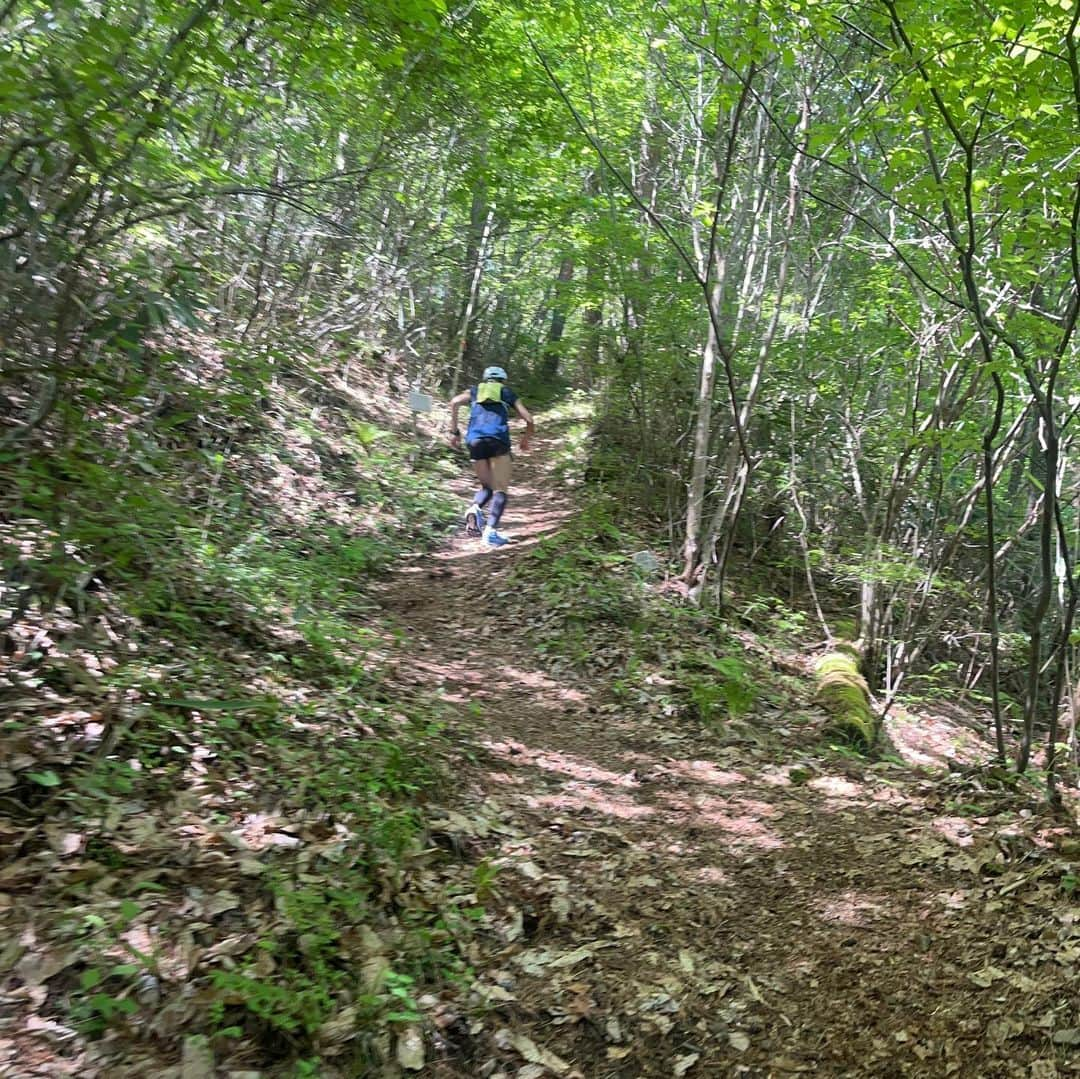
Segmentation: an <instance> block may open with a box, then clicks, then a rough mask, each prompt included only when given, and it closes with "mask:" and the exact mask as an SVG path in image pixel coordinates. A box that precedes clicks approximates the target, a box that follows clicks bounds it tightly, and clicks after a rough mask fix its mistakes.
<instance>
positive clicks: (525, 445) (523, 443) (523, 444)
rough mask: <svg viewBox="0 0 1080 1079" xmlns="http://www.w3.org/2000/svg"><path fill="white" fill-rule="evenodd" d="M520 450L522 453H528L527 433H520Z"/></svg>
mask: <svg viewBox="0 0 1080 1079" xmlns="http://www.w3.org/2000/svg"><path fill="white" fill-rule="evenodd" d="M521 452H522V453H528V452H529V436H528V435H522V436H521Z"/></svg>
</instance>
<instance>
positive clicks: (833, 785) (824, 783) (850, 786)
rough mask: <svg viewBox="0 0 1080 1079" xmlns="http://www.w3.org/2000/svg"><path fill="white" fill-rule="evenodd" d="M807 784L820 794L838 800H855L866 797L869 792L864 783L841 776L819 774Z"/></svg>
mask: <svg viewBox="0 0 1080 1079" xmlns="http://www.w3.org/2000/svg"><path fill="white" fill-rule="evenodd" d="M806 785H807V787H809V788H810V789H811V790H815V791H817V792H818V794H823V795H825V797H826V798H831V799H836V800H838V801H846V802H853V801H856V800H857V799H859V798H864V797H865V796H866V793H867V792H866V787H865V786H863V784H862V783H853V782H852V781H851V780H850V779H844V778H842V777H841V776H818V777H817V778H815V779H812V780H810V782H809V783H807V784H806Z"/></svg>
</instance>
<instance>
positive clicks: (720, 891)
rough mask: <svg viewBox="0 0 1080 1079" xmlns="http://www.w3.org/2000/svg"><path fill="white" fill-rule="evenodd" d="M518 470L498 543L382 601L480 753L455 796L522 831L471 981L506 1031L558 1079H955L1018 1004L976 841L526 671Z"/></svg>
mask: <svg viewBox="0 0 1080 1079" xmlns="http://www.w3.org/2000/svg"><path fill="white" fill-rule="evenodd" d="M535 468H536V461H532V462H529V463H528V464H526V463H524V462H522V468H521V478H522V481H523V482H522V484H521V487H520V492H521V493H520V497H515V498H514V499H513V500H512V502H511V514H510V516H509V517H508V521H507V528H508V531H510V532H511V533H514V532H516V533H517V535H518V536H519V537H520V542H519V543H516V544H513V545H510V546H508V547H507V548H504V549H502V550H499V551H495V552H487V551H484V550H482V549H480V548H479V546H478V545H477V544H476V543H475V542H474V541H471V540H466V539H464V538H463V537H455V538H454V539H453V540H452V541H451V542H450V543H449V544H448V545H447V548H446V550H445V551H443V552H441V553H440V554H439V555H438V556H437V557H436V558H435V559H431V560H425V561H422V562H418V563H417V564H416V565H415V566H412V567H409V568H408V570H407V571H406V572H405V573H403V574H402V575H401V576H400V577H399V578H398V579H397V580H396V581H395V582H392V583H391V585H390V586H389V587H388V588H387V589H386V590H385V592H384V594H383V595H382V602H383V605H384V607H385V608H386V609H387V610H388V611H390V612H392V613H393V614H395V615H396V616H397V617H398V618H399V620H400V621H401V622H402V624H403V625H404V626H405V627H406V636H405V640H404V641H403V643H402V646H401V648H402V649H404V650H405V651H406V652H407V653H408V655H409V657H410V663H411V667H412V670H413V672H414V673H415V675H416V677H417V678H418V679H421V680H424V681H426V682H427V684H428V685H429V686H430V685H434V686H437V687H439V691H440V693H441V696H442V698H443V699H444V700H445V701H447V702H450V703H451V704H453V705H455V706H456V707H457V708H458V713H457V715H456V716H455V719H454V723H455V724H459V725H461V726H462V727H463V728H465V729H466V730H467V731H468V734H469V744H470V747H472V748H473V749H475V748H476V747H479V750H480V752H478V753H477V755H476V758H475V759H474V760H473V762H472V763H471V764H470V765H468V766H465V765H463V766H462V768H461V771H460V774H459V778H460V780H461V781H462V782H468V783H471V784H472V787H473V789H474V790H475V792H476V794H477V796H478V797H480V798H482V799H483V801H484V803H485V804H486V805H488V806H489V807H492V808H493V809H495V810H496V811H497V812H499V813H501V814H502V817H503V819H506V820H512V821H514V822H515V825H516V827H517V828H518V829H519V831H518V832H517V833H515V835H514V836H512V837H508V838H507V839H506V840H505V842H503V843H502V844H501V846H500V848H499V851H498V854H497V856H496V857H495V864H496V865H498V866H499V867H500V872H502V871H503V867H505V872H507V873H508V874H512V875H513V879H514V881H515V883H514V884H510V883H508V882H503V878H502V877H501V876H500V878H499V880H500V882H502V883H500V887H505V889H506V894H507V895H510V896H513V897H514V899H513V902H514V903H515V904H517V908H518V915H517V918H516V920H514V919H511V922H510V923H509V925H508V926H506V927H504V928H503V929H502V930H500V932H501V933H502V934H503V935H502V936H501V937H500V941H499V945H498V948H497V949H496V955H497V958H492V959H491V962H492V963H493V964H497V965H498V968H499V971H500V973H499V977H498V979H497V986H496V988H497V989H498V992H499V993H501V994H507V993H509V994H510V995H511V997H512V999H515V1000H517V999H520V1000H521V1001H522V1002H523V1003H524V1008H523V1012H517V1013H514V1018H513V1019H508V1020H507V1021H508V1022H510V1023H513V1024H517V1023H519V1022H521V1021H522V1020H521V1015H522V1014H523V1013H526V1014H529V1015H532V1016H535V1017H537V1018H536V1019H535V1021H534V1022H533V1023H532V1024H531V1033H532V1036H533V1037H534V1038H535V1039H536V1040H537V1041H538V1042H540V1041H542V1042H544V1043H545V1044H557V1045H558V1046H559V1047H560V1052H564V1053H565V1054H566V1055H567V1057H568V1059H575V1060H576V1061H578V1063H579V1066H580V1067H581V1068H583V1071H581V1072H580V1073H581V1074H601V1070H603V1073H604V1074H607V1073H608V1071H610V1073H611V1074H616V1070H615V1065H617V1064H618V1062H619V1061H621V1060H623V1059H624V1058H625V1059H626V1060H627V1061H631V1060H632V1061H634V1062H635V1064H634V1070H633V1072H632V1074H635V1075H637V1074H641V1075H652V1074H657V1075H659V1074H664V1075H670V1074H671V1073H672V1070H673V1065H672V1060H673V1059H675V1058H673V1057H672V1055H671V1053H672V1049H671V1046H672V1044H673V1043H676V1044H680V1045H688V1046H701V1047H702V1048H701V1049H700V1050H699V1049H695V1050H694V1053H698V1054H699V1055H701V1057H702V1063H701V1064H700V1065H699V1066H698V1068H699V1071H698V1072H697V1073H699V1074H710V1075H727V1074H736V1073H740V1074H746V1075H748V1076H766V1075H771V1074H780V1073H782V1072H783V1073H788V1072H790V1073H806V1074H823V1075H856V1074H858V1075H881V1076H885V1075H890V1076H891V1075H913V1076H920V1075H935V1074H947V1073H950V1070H951V1072H952V1073H957V1074H963V1072H962V1071H959V1072H958V1071H957V1066H954V1065H955V1062H956V1061H957V1060H959V1061H961V1062H962V1063H961V1064H960V1065H959V1067H960V1068H961V1069H962V1068H963V1067H964V1066H965V1065H966V1064H968V1063H971V1062H972V1061H974V1060H976V1059H977V1058H978V1055H979V1053H980V1052H982V1044H981V1043H979V1042H978V1041H977V1040H975V1039H976V1038H977V1036H978V1034H979V1033H981V1031H982V1030H983V1029H984V1028H985V1026H986V1023H987V1022H988V1021H989V1020H990V1018H992V1017H993V1016H994V1015H998V1014H1001V1012H1000V1009H1002V1008H1004V1007H1006V1006H1007V1005H1008V1002H1010V1001H1014V1002H1015V1006H1016V1008H1017V1009H1018V1010H1019V1009H1020V1007H1021V1004H1020V999H1019V997H1017V996H1016V994H1017V993H1019V992H1021V991H1023V989H1024V988H1025V987H1026V988H1027V990H1028V991H1029V998H1030V986H1029V985H1027V983H1023V982H1020V981H1017V982H1015V983H1013V982H1008V985H1007V986H1006V985H1005V983H1006V981H1007V979H1006V976H1005V975H1004V974H1002V976H1001V978H998V975H997V974H995V973H993V971H998V970H1004V968H1005V966H1008V965H1009V964H1008V963H1007V962H1006V960H1005V959H1002V958H1001V956H1000V955H997V956H995V954H994V952H993V949H994V948H995V947H998V945H996V944H995V942H994V939H993V934H992V933H988V932H986V930H985V925H983V926H981V927H980V926H979V924H978V917H979V916H983V915H981V911H982V907H981V906H980V903H981V897H980V896H979V894H978V891H977V888H978V885H979V881H980V878H979V866H980V865H981V864H982V863H981V862H980V855H979V853H978V852H979V850H980V849H981V847H980V845H985V844H986V843H987V842H988V836H989V835H991V834H992V832H993V823H992V822H990V821H988V820H987V819H986V818H976V817H973V816H966V815H964V814H963V813H962V812H960V811H958V810H957V809H955V808H949V809H945V808H943V807H941V806H940V804H939V802H936V801H934V799H933V798H932V797H931V796H930V794H929V793H927V792H924V790H923V788H921V787H920V786H919V784H918V776H917V775H916V774H914V773H912V772H911V771H909V770H908V769H907V768H906V766H901V765H896V766H888V768H885V769H884V770H883V768H882V766H879V767H878V768H873V767H868V766H867V765H865V764H864V763H860V762H855V761H851V760H849V759H846V758H843V757H839V756H826V755H825V751H817V752H814V753H813V754H809V753H804V751H805V746H803V747H802V749H800V751H799V752H800V753H801V754H803V756H805V757H807V758H812V759H805V760H801V761H800V765H799V766H798V767H795V766H792V765H788V764H786V763H784V762H783V761H782V760H777V759H775V754H776V747H773V748H772V749H768V748H760V749H759V748H758V747H757V745H756V743H755V741H754V740H753V739H747V740H746V741H744V742H742V743H740V744H736V745H733V746H728V747H725V746H724V745H723V743H722V741H721V740H720V739H718V738H717V737H715V736H714V735H712V734H710V733H709V732H708V731H706V730H704V729H702V728H701V727H700V726H697V725H695V724H692V723H686V722H676V721H671V722H670V723H666V722H665V721H663V720H660V719H658V718H657V717H655V716H654V715H651V714H648V713H644V712H638V711H637V710H635V709H634V708H633V707H632V706H625V707H622V708H617V707H616V706H614V705H612V704H611V702H610V699H607V698H605V697H604V696H603V694H602V692H600V691H601V690H602V689H603V687H602V686H601V685H597V684H596V680H595V679H593V680H585V679H575V677H574V676H572V675H567V674H558V675H554V674H552V673H551V672H550V671H548V670H545V669H544V667H543V666H542V662H543V660H542V657H540V656H536V654H535V652H534V651H533V649H532V647H531V645H530V644H529V641H528V637H527V633H526V627H527V625H528V623H529V620H530V617H531V612H530V611H528V610H521V609H518V608H517V607H516V605H515V597H514V589H513V587H512V585H511V583H510V582H509V580H508V576H509V572H508V571H509V570H510V568H511V567H512V566H513V565H514V562H515V559H516V555H517V553H519V552H520V551H521V550H522V549H525V548H526V547H527V546H529V545H531V544H533V543H535V542H537V541H538V539H539V537H540V536H541V535H542V534H543V533H544V532H546V531H549V530H554V529H556V528H558V527H559V524H560V523H561V522H562V521H563V520H565V518H566V517H567V516H568V515H569V512H570V508H569V505H568V501H567V500H566V499H565V498H563V497H561V496H559V495H558V494H554V493H551V494H549V493H548V492H547V490H546V488H545V486H544V484H543V482H542V481H541V480H539V479H536V478H535ZM463 486H464V485H463ZM481 558H483V559H487V560H488V561H486V562H484V563H481V562H480V561H479V560H480V559H481ZM481 565H482V567H483V568H482V569H481V568H480V567H481ZM436 573H437V574H438V580H437V582H436V581H433V580H431V579H430V578H431V577H432V576H433V575H435V574H436ZM533 656H536V661H535V662H531V661H530V657H533ZM597 677H600V676H597ZM754 720H755V717H754V716H753V715H751V716H748V717H746V722H747V723H749V724H752V723H753V722H754ZM954 733H955V732H954ZM911 748H913V750H914V752H912V753H906V754H905V757H906V759H907V760H909V761H912V762H915V763H917V764H920V765H923V764H926V763H928V762H929V761H934V762H937V761H942V760H948V759H952V757H953V756H954V751H955V750H956V746H954V745H953V744H952V743H951V742H950V741H949V738H948V736H946V735H945V733H944V732H937V733H935V732H933V731H931V733H930V734H928V735H927V737H926V738H924V739H923V740H922V741H921V742H919V743H918V745H917V746H916V745H915V743H914V742H912V743H911ZM918 754H922V756H919V755H918ZM515 867H520V871H519V870H518V869H515ZM973 867H974V868H973ZM519 877H520V880H519V879H518V878H519ZM1017 880H1018V881H1019V884H1018V885H1016V886H1017V887H1020V886H1022V885H1023V883H1024V878H1022V877H1019V876H1018V877H1017ZM524 911H528V912H530V913H529V914H528V916H526V915H525V914H524V913H522V912H524ZM984 917H985V916H984ZM525 935H529V936H530V939H529V942H528V946H526V942H525V940H524V939H523V938H524V936H525ZM519 960H520V962H519ZM1010 962H1011V960H1010ZM1016 962H1017V963H1019V962H1020V960H1019V958H1017V960H1016ZM1013 966H1014V967H1015V964H1014V965H1013ZM511 968H512V969H513V970H514V974H513V976H512V977H509V978H508V977H507V976H505V975H504V973H502V972H503V971H504V970H505V969H511ZM1010 969H1012V968H1010ZM988 970H989V971H990V973H987V971H988ZM523 971H524V973H522V972H523ZM564 972H565V973H564ZM1025 977H1026V975H1025ZM1063 977H1064V976H1061V975H1058V982H1059V983H1060V982H1062V978H1063ZM970 978H974V979H975V981H974V983H972V982H971V981H970ZM995 979H997V981H995ZM984 981H985V982H986V983H987V984H990V982H991V981H993V982H994V984H995V986H997V985H998V982H999V981H1000V982H1001V984H1002V993H1003V995H1002V996H1001V997H1000V998H998V999H995V1001H994V1003H993V1007H992V1008H990V1009H989V1010H987V1008H986V1007H985V1005H984V1002H983V1000H982V998H980V997H978V996H975V997H973V996H972V990H969V989H968V987H969V986H972V985H975V986H978V985H981V984H982V983H983V982H984ZM1017 986H1019V987H1020V988H1019V989H1017ZM508 987H509V988H508ZM492 991H493V992H494V991H495V990H492ZM590 993H591V994H593V995H594V997H595V999H596V1000H603V1001H604V1006H605V1015H606V1016H607V1017H609V1019H608V1022H609V1023H610V1021H611V1020H610V1017H617V1018H616V1020H615V1022H616V1027H615V1028H612V1027H610V1025H609V1026H607V1027H604V1026H603V1017H601V1022H600V1023H598V1024H597V1027H596V1029H603V1030H604V1031H605V1039H606V1041H605V1043H604V1045H606V1049H604V1048H601V1050H600V1058H599V1059H600V1060H602V1061H603V1063H597V1062H596V1059H595V1056H596V1052H597V1050H596V1047H595V1045H594V1044H593V1043H592V1042H590V1041H589V1039H588V1038H587V1037H585V1036H584V1035H583V1033H582V1031H583V1030H584V1029H586V1027H585V1026H583V1025H581V1024H578V1023H577V1022H570V1021H566V1022H563V1021H562V1020H563V1019H565V1017H566V1016H568V1015H570V1014H573V1013H572V1011H570V1010H568V1009H571V1004H570V1003H568V1001H577V1002H578V1003H576V1004H573V1005H572V1006H573V1007H580V1008H581V1009H583V1012H582V1014H585V1015H591V1009H592V1008H593V1007H594V1004H591V1003H588V1002H587V1001H586V1000H585V998H586V997H588V995H589V994H590ZM1029 998H1025V1001H1024V1005H1023V1006H1025V1007H1028V1006H1029ZM496 999H500V998H498V997H497V998H496ZM502 999H505V997H504V998H502ZM589 999H590V1000H591V999H593V998H589ZM927 1002H929V1003H928V1004H927ZM980 1009H981V1010H980ZM552 1017H555V1019H554V1021H553V1020H552ZM969 1026H971V1028H972V1029H971V1033H970V1037H969V1036H968V1030H969ZM976 1026H977V1027H978V1032H976V1031H975V1029H974V1028H975V1027H976ZM515 1029H516V1027H515ZM612 1029H615V1030H617V1031H620V1033H619V1034H618V1037H613V1036H612V1033H611V1031H612ZM627 1029H631V1030H632V1033H627V1032H626V1031H627ZM702 1032H707V1033H702ZM898 1035H902V1037H898ZM965 1039H967V1040H965ZM946 1046H953V1047H955V1046H963V1052H964V1053H966V1054H967V1056H964V1055H963V1054H962V1053H960V1051H959V1050H955V1051H954V1049H946V1048H944V1047H946ZM650 1047H651V1048H650ZM624 1049H625V1053H624ZM612 1051H614V1053H613V1052H612ZM680 1051H681V1050H680ZM605 1052H606V1053H607V1056H605V1055H604V1054H605ZM650 1053H651V1054H652V1056H651V1057H650ZM958 1054H959V1055H958ZM692 1055H693V1054H691V1053H690V1051H689V1050H686V1055H685V1056H683V1057H682V1058H681V1059H683V1060H684V1061H685V1060H688V1059H690V1057H691V1056H692ZM650 1060H652V1061H654V1062H659V1061H661V1060H662V1061H664V1063H663V1065H661V1064H660V1063H656V1067H655V1068H654V1067H653V1066H652V1064H651V1063H650ZM587 1061H592V1062H593V1063H594V1064H595V1067H593V1068H590V1066H589V1065H588V1064H586V1063H584V1062H587ZM778 1062H780V1063H781V1064H782V1065H783V1066H782V1067H781V1066H780V1064H778ZM686 1067H687V1068H689V1065H687V1066H686ZM604 1069H606V1070H604ZM447 1074H450V1073H447ZM620 1074H622V1073H620ZM626 1074H630V1073H626ZM967 1074H991V1072H989V1071H979V1070H978V1069H977V1070H976V1071H970V1070H969V1071H968V1073H967Z"/></svg>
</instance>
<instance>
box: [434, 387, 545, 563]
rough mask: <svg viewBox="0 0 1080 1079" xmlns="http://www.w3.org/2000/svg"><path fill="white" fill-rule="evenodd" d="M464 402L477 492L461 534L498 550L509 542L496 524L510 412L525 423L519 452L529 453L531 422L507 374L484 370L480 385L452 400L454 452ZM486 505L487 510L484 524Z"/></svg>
mask: <svg viewBox="0 0 1080 1079" xmlns="http://www.w3.org/2000/svg"><path fill="white" fill-rule="evenodd" d="M466 402H468V403H469V406H470V407H469V426H468V428H467V429H466V431H465V443H466V445H467V446H468V447H469V456H470V457H471V458H472V463H473V471H475V472H476V478H477V479H478V480H479V481H480V490H479V491H477V492H476V495H475V497H474V498H473V500H472V505H471V506H469V509H468V512H467V513H466V514H465V533H466V535H469V536H480V537H482V539H483V541H484V542H485V543H486V544H487V545H488V546H489V547H501V546H502V545H503V544H504V543H506V542H508V541H507V539H506V537H505V536H502V535H500V534H499V521H500V520H501V519H502V515H503V510H505V509H506V499H507V488H508V487H509V486H510V471H511V455H510V410H511V409H513V410H514V411H515V412H516V413H517V414H518V415H519V416H520V417H521V418H522V419H523V420H524V421H525V434H523V435H522V436H521V449H522V450H523V451H527V450H528V448H529V439H530V438H532V435H533V431H534V430H535V428H534V426H533V418H532V416H531V415H530V414H529V410H528V409H527V408H526V407H525V406H524V405H523V404H522V403H521V401H520V399H519V398H518V395H517V394H516V393H514V391H513V390H512V389H510V387H509V386H507V385H506V372H505V371H504V370H503V369H502V368H501V367H488V368H486V369H485V371H484V377H483V380H482V381H481V382H480V384H479V385H477V386H473V387H472V389H470V390H466V391H465V392H464V393H459V394H458V395H457V397H455V398H454V399H453V400H452V401H451V402H450V445H451V446H454V447H455V448H456V447H457V446H460V445H461V431H460V430H459V429H458V422H457V417H458V409H459V408H460V407H461V406H462V405H463V404H465V403H466ZM485 507H489V508H488V512H487V520H486V521H485V519H484V508H485Z"/></svg>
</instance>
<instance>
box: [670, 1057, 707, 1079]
mask: <svg viewBox="0 0 1080 1079" xmlns="http://www.w3.org/2000/svg"><path fill="white" fill-rule="evenodd" d="M700 1059H701V1054H700V1053H688V1054H687V1055H686V1056H684V1057H679V1059H678V1060H676V1061H675V1067H674V1068H673V1069H672V1075H674V1076H675V1077H676V1079H678V1077H680V1076H683V1075H685V1074H686V1073H687V1072H688V1071H689V1070H690V1069H691V1068H692V1067H693V1066H694V1065H695V1064H696V1063H697V1062H698V1061H699V1060H700Z"/></svg>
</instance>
